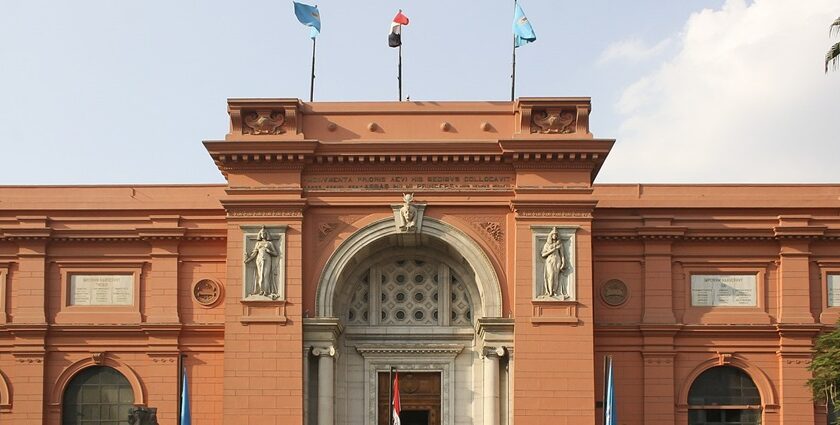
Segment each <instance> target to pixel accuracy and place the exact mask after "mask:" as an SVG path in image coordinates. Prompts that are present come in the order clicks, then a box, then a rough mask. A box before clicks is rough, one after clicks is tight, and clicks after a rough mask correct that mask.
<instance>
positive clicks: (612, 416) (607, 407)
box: [604, 356, 618, 425]
mask: <svg viewBox="0 0 840 425" xmlns="http://www.w3.org/2000/svg"><path fill="white" fill-rule="evenodd" d="M604 425H618V419H617V417H616V411H615V377H614V376H613V362H612V356H604Z"/></svg>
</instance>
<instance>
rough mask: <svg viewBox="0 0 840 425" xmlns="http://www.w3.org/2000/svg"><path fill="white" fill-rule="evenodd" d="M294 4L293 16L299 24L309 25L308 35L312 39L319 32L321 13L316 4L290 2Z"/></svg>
mask: <svg viewBox="0 0 840 425" xmlns="http://www.w3.org/2000/svg"><path fill="white" fill-rule="evenodd" d="M292 3H294V4H295V16H297V19H298V21H300V23H301V24H303V25H306V26H307V27H309V37H310V38H312V39H314V38H315V37H317V36H318V34H320V33H321V14H320V13H318V6H310V5H308V4H303V3H298V2H296V1H295V2H292Z"/></svg>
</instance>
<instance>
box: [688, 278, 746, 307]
mask: <svg viewBox="0 0 840 425" xmlns="http://www.w3.org/2000/svg"><path fill="white" fill-rule="evenodd" d="M691 305H692V306H695V307H755V306H756V305H757V304H756V277H755V275H740V274H736V275H712V274H695V275H691Z"/></svg>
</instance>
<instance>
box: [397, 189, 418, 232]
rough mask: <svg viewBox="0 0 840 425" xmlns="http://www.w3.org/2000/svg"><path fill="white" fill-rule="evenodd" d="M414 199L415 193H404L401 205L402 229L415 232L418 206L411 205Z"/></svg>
mask: <svg viewBox="0 0 840 425" xmlns="http://www.w3.org/2000/svg"><path fill="white" fill-rule="evenodd" d="M412 201H414V194H413V193H403V206H402V207H400V230H402V231H404V232H413V231H414V226H415V224H416V223H415V220H416V219H417V207H415V206H414V205H411V202H412Z"/></svg>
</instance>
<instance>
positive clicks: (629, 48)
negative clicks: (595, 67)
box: [598, 38, 671, 65]
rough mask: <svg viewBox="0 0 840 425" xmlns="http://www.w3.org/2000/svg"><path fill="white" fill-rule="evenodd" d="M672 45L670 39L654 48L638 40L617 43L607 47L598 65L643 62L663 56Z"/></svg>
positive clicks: (655, 45)
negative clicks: (618, 62)
mask: <svg viewBox="0 0 840 425" xmlns="http://www.w3.org/2000/svg"><path fill="white" fill-rule="evenodd" d="M670 45H671V39H668V38H666V39H665V40H662V41H660V42H659V43H656V44H654V45H653V46H649V45H647V44H645V42H644V41H642V40H640V39H638V38H632V39H627V40H621V41H617V42H615V43H613V44H610V45H609V46H607V48H606V49H604V51H603V52H601V56H600V57H599V58H598V64H599V65H605V64H608V63H610V62H617V61H625V62H631V63H635V62H641V61H643V60H646V59H650V58H653V57H655V56H657V55H659V54H661V53H662V52H663V51H664V50H665V49H666V48H668V46H670Z"/></svg>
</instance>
